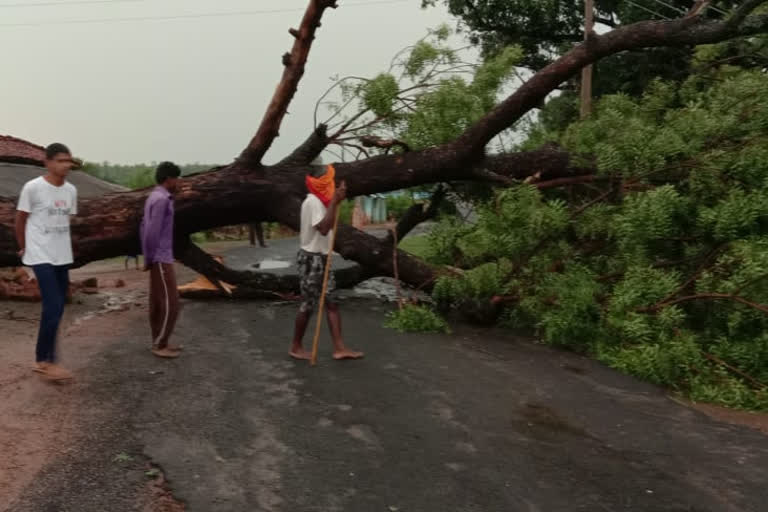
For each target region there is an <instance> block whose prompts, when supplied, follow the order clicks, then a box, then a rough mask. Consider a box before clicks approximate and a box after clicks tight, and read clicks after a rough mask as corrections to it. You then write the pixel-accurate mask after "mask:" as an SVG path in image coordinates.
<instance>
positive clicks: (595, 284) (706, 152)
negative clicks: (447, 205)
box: [427, 69, 768, 409]
mask: <svg viewBox="0 0 768 512" xmlns="http://www.w3.org/2000/svg"><path fill="white" fill-rule="evenodd" d="M717 76H718V78H719V79H718V80H709V81H707V82H704V81H702V80H701V76H694V77H691V78H690V79H689V80H687V81H686V82H685V83H684V84H683V86H682V87H676V86H675V85H674V84H670V83H667V82H661V81H655V82H653V83H652V84H650V85H649V86H648V88H647V89H646V90H645V92H644V93H643V94H641V95H639V96H638V97H631V96H629V95H624V94H618V95H613V96H609V97H605V98H603V99H602V100H601V101H600V102H599V103H598V104H597V105H596V110H595V114H594V115H593V116H591V117H590V119H588V120H586V121H583V122H576V123H573V124H571V125H569V126H567V127H561V128H560V129H558V130H550V129H547V128H542V126H541V125H539V126H537V127H535V129H534V130H533V131H532V140H531V141H529V142H528V144H530V146H528V147H531V146H534V147H535V146H536V145H538V144H540V143H541V142H542V141H544V140H550V141H555V142H558V143H559V144H561V145H563V146H565V148H566V149H567V150H568V151H569V152H570V153H571V155H573V160H574V162H575V164H576V165H583V166H585V167H588V166H591V165H595V164H596V166H597V176H598V179H597V181H595V182H593V183H591V184H589V185H588V186H581V187H573V188H572V189H570V190H565V191H564V190H558V189H551V190H550V189H547V190H538V189H537V188H536V187H534V186H531V185H519V186H516V187H510V188H508V189H506V190H503V191H501V192H497V193H496V194H495V195H494V197H493V198H492V199H491V200H490V201H488V202H487V203H485V204H483V205H481V206H480V207H479V208H478V218H477V220H476V222H475V223H474V225H472V226H467V225H466V224H464V223H460V222H458V221H456V220H452V219H450V218H446V219H444V220H443V221H442V222H441V223H440V224H438V226H437V227H436V229H435V230H434V231H433V232H432V233H431V235H429V237H428V240H429V242H430V250H429V251H427V253H428V255H429V258H430V259H431V261H432V262H434V263H437V264H447V265H451V266H454V267H459V268H461V269H463V273H461V274H457V273H456V272H454V273H452V274H450V277H443V278H441V279H440V280H439V281H438V282H437V283H436V286H435V287H434V290H433V298H434V299H435V301H436V303H437V304H438V306H439V307H441V308H445V307H451V306H452V307H455V308H457V309H459V310H460V311H463V310H465V309H467V307H468V306H474V305H477V304H478V303H483V302H485V303H486V304H489V303H491V304H498V303H499V301H497V300H496V299H497V298H499V297H501V298H502V299H503V300H502V301H501V303H503V304H505V307H506V311H505V312H504V313H503V315H502V318H503V323H504V324H505V325H510V326H514V327H515V328H521V327H523V328H529V329H531V330H533V331H534V332H536V333H537V335H538V336H539V337H540V338H541V340H542V341H543V342H544V343H547V344H551V345H556V346H560V347H566V348H569V349H571V350H575V351H579V352H584V353H588V354H592V355H594V356H595V357H597V358H599V359H600V360H602V361H604V362H605V363H607V364H609V365H611V366H613V367H615V368H617V369H619V370H621V371H624V372H627V373H630V374H632V375H636V376H638V377H640V378H643V379H647V380H649V381H651V382H654V383H656V384H659V385H663V386H667V387H670V388H672V389H675V390H677V391H679V392H680V393H683V394H685V395H687V396H689V397H691V398H693V399H696V400H708V401H713V402H717V403H721V404H724V405H728V406H732V407H747V408H756V409H768V391H767V390H766V385H768V335H767V334H766V333H768V314H766V311H768V150H766V148H767V147H768V87H765V75H764V74H762V73H758V72H750V71H740V72H738V73H734V72H733V70H730V69H729V70H726V72H725V73H721V72H718V75H717Z"/></svg>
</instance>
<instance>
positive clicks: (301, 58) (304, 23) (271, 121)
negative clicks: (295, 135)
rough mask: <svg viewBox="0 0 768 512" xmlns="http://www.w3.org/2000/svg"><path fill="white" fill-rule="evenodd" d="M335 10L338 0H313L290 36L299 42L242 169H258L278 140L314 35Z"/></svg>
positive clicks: (286, 61)
mask: <svg viewBox="0 0 768 512" xmlns="http://www.w3.org/2000/svg"><path fill="white" fill-rule="evenodd" d="M329 7H331V8H334V9H335V8H336V7H337V5H336V0H310V2H309V6H307V10H306V11H305V12H304V18H303V19H302V20H301V25H300V26H299V29H298V30H295V29H291V30H290V34H291V35H292V36H293V37H294V38H295V39H296V41H295V42H294V43H293V48H292V49H291V52H290V53H286V54H285V55H284V56H283V65H284V66H285V70H284V71H283V77H282V79H281V80H280V83H279V84H278V85H277V89H276V90H275V94H274V96H272V101H271V102H270V103H269V106H268V107H267V111H266V113H265V114H264V118H263V119H262V120H261V124H260V125H259V129H258V130H257V131H256V135H254V137H253V139H251V142H250V143H249V144H248V146H247V147H246V148H245V149H244V150H243V152H242V153H241V154H240V157H239V159H238V163H239V164H240V165H241V166H243V167H257V166H258V165H259V164H260V163H261V159H262V158H263V157H264V155H265V154H266V152H267V151H268V150H269V148H270V146H271V145H272V143H273V142H274V140H275V138H277V137H278V136H279V135H280V124H281V123H282V121H283V117H285V113H286V112H287V111H288V105H290V103H291V100H292V99H293V96H294V94H296V89H297V88H298V86H299V81H301V77H302V76H304V66H305V65H306V63H307V57H308V56H309V51H310V49H311V48H312V42H313V41H314V39H315V32H316V31H317V28H318V27H319V26H320V19H321V18H322V17H323V12H325V10H326V9H327V8H329Z"/></svg>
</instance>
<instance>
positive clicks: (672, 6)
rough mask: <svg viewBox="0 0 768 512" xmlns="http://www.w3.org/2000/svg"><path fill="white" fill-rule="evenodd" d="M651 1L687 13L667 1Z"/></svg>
mask: <svg viewBox="0 0 768 512" xmlns="http://www.w3.org/2000/svg"><path fill="white" fill-rule="evenodd" d="M653 1H654V2H656V3H657V4H661V5H663V6H665V7H669V8H670V9H672V10H673V11H677V12H679V13H680V14H687V11H685V10H684V9H680V8H679V7H676V6H674V5H670V4H669V3H667V2H665V1H664V0H653Z"/></svg>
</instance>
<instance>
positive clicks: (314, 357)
mask: <svg viewBox="0 0 768 512" xmlns="http://www.w3.org/2000/svg"><path fill="white" fill-rule="evenodd" d="M340 213H341V204H338V205H336V217H334V219H333V231H332V232H331V246H330V248H329V249H328V257H327V259H326V260H325V272H324V274H323V291H322V293H321V294H320V305H319V306H318V307H317V324H316V325H315V338H314V339H313V340H312V359H311V360H310V365H312V366H315V365H316V364H317V348H318V341H319V340H320V326H321V325H323V308H324V307H325V293H326V291H327V289H328V276H329V275H330V272H331V258H332V257H333V246H334V245H335V244H336V228H337V227H338V225H339V214H340Z"/></svg>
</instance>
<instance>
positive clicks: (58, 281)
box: [32, 263, 69, 363]
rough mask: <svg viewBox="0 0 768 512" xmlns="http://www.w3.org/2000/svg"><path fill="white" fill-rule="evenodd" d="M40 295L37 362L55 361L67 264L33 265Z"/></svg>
mask: <svg viewBox="0 0 768 512" xmlns="http://www.w3.org/2000/svg"><path fill="white" fill-rule="evenodd" d="M32 270H33V271H34V272H35V277H36V278H37V284H38V286H39V287H40V296H41V297H42V299H43V313H42V315H41V316H40V331H39V332H38V334H37V351H36V357H37V362H38V363H40V362H44V361H45V362H49V363H53V362H55V361H56V337H57V335H58V332H59V324H60V323H61V317H62V315H63V314H64V304H65V303H66V302H67V292H68V290H69V265H51V264H49V263H45V264H42V265H33V266H32Z"/></svg>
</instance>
